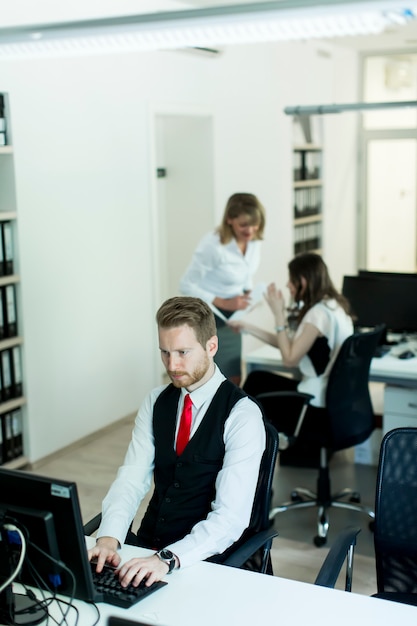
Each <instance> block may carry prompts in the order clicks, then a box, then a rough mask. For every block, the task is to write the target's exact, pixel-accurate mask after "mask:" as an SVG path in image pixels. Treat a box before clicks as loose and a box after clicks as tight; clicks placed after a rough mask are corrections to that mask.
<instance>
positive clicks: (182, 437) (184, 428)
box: [177, 393, 193, 456]
mask: <svg viewBox="0 0 417 626" xmlns="http://www.w3.org/2000/svg"><path fill="white" fill-rule="evenodd" d="M192 410H193V401H192V400H191V397H190V394H189V393H187V395H186V396H185V398H184V407H183V409H182V413H181V420H180V427H179V429H178V435H177V454H178V456H179V455H180V454H182V453H183V451H184V448H185V446H186V445H187V443H188V440H189V438H190V430H191V419H192V414H193V413H192Z"/></svg>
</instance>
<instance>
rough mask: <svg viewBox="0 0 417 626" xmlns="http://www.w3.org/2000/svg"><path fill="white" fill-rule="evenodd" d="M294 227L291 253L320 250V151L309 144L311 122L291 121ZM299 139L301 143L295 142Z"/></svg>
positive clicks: (310, 140)
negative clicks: (292, 130) (292, 137)
mask: <svg viewBox="0 0 417 626" xmlns="http://www.w3.org/2000/svg"><path fill="white" fill-rule="evenodd" d="M293 121H294V146H293V198H294V206H293V226H294V254H298V253H300V252H318V253H319V254H321V248H322V148H321V145H319V144H317V143H314V142H313V141H312V126H311V120H310V118H309V117H307V116H303V117H301V116H297V117H295V118H294V120H293ZM300 137H302V138H303V139H305V141H303V142H298V141H297V139H300Z"/></svg>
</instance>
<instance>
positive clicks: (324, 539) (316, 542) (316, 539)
mask: <svg viewBox="0 0 417 626" xmlns="http://www.w3.org/2000/svg"><path fill="white" fill-rule="evenodd" d="M313 541H314V545H315V546H316V547H317V548H321V547H322V546H324V545H325V544H326V543H327V537H320V536H319V535H316V536H315V537H314V539H313Z"/></svg>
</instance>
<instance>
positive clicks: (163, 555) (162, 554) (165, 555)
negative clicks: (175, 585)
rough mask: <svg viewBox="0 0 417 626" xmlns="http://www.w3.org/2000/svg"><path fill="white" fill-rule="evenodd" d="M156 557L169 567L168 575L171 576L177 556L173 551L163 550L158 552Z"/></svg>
mask: <svg viewBox="0 0 417 626" xmlns="http://www.w3.org/2000/svg"><path fill="white" fill-rule="evenodd" d="M156 556H157V557H159V558H160V559H161V561H163V562H164V563H166V564H167V565H168V574H171V572H172V570H173V569H174V567H175V563H176V559H175V555H174V554H173V553H172V552H171V550H167V549H166V548H163V549H162V550H159V552H156Z"/></svg>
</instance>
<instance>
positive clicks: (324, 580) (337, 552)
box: [314, 526, 361, 591]
mask: <svg viewBox="0 0 417 626" xmlns="http://www.w3.org/2000/svg"><path fill="white" fill-rule="evenodd" d="M360 532H361V529H360V528H359V527H357V526H348V527H347V528H345V529H344V530H343V531H342V532H341V533H339V534H338V535H337V537H336V539H335V542H334V544H333V545H332V547H331V549H330V550H329V552H328V554H327V556H326V559H325V560H324V563H323V565H322V566H321V568H320V571H319V573H318V574H317V577H316V580H315V581H314V584H315V585H319V586H320V587H328V588H330V589H334V587H335V586H336V583H337V580H338V578H339V574H340V572H341V570H342V567H343V563H344V562H346V575H345V591H352V580H353V557H354V554H355V546H356V538H357V536H358V535H359V533H360Z"/></svg>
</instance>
